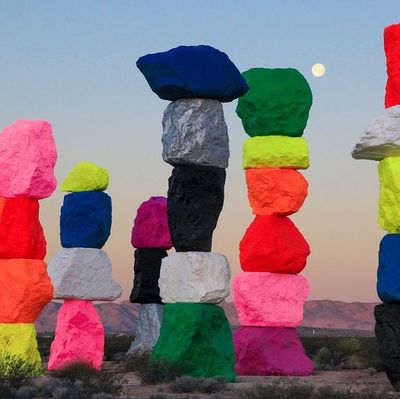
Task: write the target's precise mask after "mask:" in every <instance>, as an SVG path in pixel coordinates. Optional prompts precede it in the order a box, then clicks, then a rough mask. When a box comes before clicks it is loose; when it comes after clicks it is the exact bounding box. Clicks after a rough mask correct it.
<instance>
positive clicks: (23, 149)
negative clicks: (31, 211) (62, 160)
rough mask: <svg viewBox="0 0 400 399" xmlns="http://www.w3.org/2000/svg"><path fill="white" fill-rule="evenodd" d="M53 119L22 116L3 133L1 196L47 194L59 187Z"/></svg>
mask: <svg viewBox="0 0 400 399" xmlns="http://www.w3.org/2000/svg"><path fill="white" fill-rule="evenodd" d="M56 160H57V150H56V145H55V142H54V137H53V133H52V130H51V125H50V123H48V122H46V121H43V120H37V121H28V120H18V121H17V122H14V123H13V124H12V125H10V126H8V127H6V128H5V129H4V130H3V131H2V132H1V133H0V196H2V197H6V198H12V197H28V198H35V199H41V198H47V197H49V196H50V195H51V194H52V193H53V191H54V190H55V188H56V187H57V181H56V178H55V176H54V166H55V163H56Z"/></svg>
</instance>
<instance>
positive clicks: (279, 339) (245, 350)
mask: <svg viewBox="0 0 400 399" xmlns="http://www.w3.org/2000/svg"><path fill="white" fill-rule="evenodd" d="M233 341H234V346H235V356H236V365H235V368H236V372H237V374H238V375H285V376H306V375H310V374H312V372H313V370H314V365H313V363H312V361H311V360H310V359H309V358H308V357H307V356H306V354H305V352H304V348H303V345H302V343H301V341H300V339H299V336H298V333H297V331H296V329H295V328H277V327H240V328H239V330H237V331H236V332H235V334H234V336H233Z"/></svg>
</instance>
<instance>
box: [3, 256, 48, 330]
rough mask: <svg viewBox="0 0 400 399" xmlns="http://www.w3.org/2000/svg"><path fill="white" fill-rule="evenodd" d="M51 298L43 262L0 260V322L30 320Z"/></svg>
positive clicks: (27, 321) (26, 321)
mask: <svg viewBox="0 0 400 399" xmlns="http://www.w3.org/2000/svg"><path fill="white" fill-rule="evenodd" d="M52 297H53V286H52V284H51V281H50V278H49V276H48V275H47V265H46V263H45V262H43V261H42V260H36V259H0V303H1V306H0V323H33V322H34V321H35V320H36V319H37V318H38V317H39V315H40V313H41V311H42V309H43V308H44V306H45V305H46V304H47V303H49V302H50V301H51V299H52Z"/></svg>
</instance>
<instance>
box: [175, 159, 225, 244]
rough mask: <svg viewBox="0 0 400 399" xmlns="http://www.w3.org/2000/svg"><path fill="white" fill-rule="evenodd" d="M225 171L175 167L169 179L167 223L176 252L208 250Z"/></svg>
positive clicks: (220, 198)
mask: <svg viewBox="0 0 400 399" xmlns="http://www.w3.org/2000/svg"><path fill="white" fill-rule="evenodd" d="M225 177H226V172H225V169H221V168H217V167H213V166H195V165H180V166H176V167H175V168H174V169H173V171H172V175H171V177H170V178H169V181H168V183H169V187H168V202H167V204H168V223H169V230H170V233H171V238H172V242H173V244H174V247H175V249H176V251H177V252H186V251H205V252H210V251H211V243H212V235H213V231H214V229H215V227H216V225H217V222H218V217H219V214H220V213H221V210H222V206H223V204H224V186H225Z"/></svg>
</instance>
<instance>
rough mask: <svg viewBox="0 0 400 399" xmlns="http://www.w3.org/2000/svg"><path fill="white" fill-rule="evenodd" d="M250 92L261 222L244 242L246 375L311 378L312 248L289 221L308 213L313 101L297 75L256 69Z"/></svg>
mask: <svg viewBox="0 0 400 399" xmlns="http://www.w3.org/2000/svg"><path fill="white" fill-rule="evenodd" d="M243 76H244V78H245V79H246V81H247V83H248V85H249V87H250V89H249V91H248V93H247V94H246V95H245V96H243V97H242V98H240V99H239V103H238V106H237V109H236V112H237V114H238V116H239V117H240V118H241V120H242V124H243V127H244V130H245V132H246V133H247V134H248V135H249V136H250V138H248V139H247V140H246V141H245V142H244V146H243V168H244V169H245V173H246V183H247V189H248V198H249V202H250V206H251V207H252V210H253V213H254V214H255V219H254V220H253V222H252V223H251V225H250V226H249V227H248V229H247V230H246V233H245V235H244V237H243V239H242V241H241V242H240V264H241V267H242V269H243V272H240V273H239V274H238V275H237V276H236V277H235V279H234V283H233V290H234V300H235V305H236V310H237V312H238V316H239V321H240V324H241V326H242V327H240V329H239V330H238V331H236V333H235V335H234V344H235V354H236V371H237V373H238V374H239V375H298V376H302V375H309V374H311V373H312V371H313V364H312V362H311V360H310V359H308V358H307V356H306V355H305V353H304V349H303V346H302V344H301V341H300V339H299V337H298V333H297V331H296V327H297V326H298V325H299V324H300V323H301V321H302V318H303V304H304V302H305V300H306V299H307V297H308V295H309V285H308V282H307V280H306V279H305V278H304V277H302V276H300V275H299V274H298V273H300V272H301V271H302V270H303V269H304V267H305V265H306V260H307V256H308V255H309V253H310V248H309V246H308V244H307V242H306V240H305V239H304V237H303V236H302V234H301V233H300V232H299V230H298V229H297V228H296V226H295V225H294V224H293V222H292V221H291V220H290V219H289V218H288V216H289V215H291V214H293V213H295V212H297V211H298V210H299V209H300V207H301V206H302V204H303V202H304V200H305V198H306V196H307V189H308V183H307V181H306V179H305V178H304V176H303V175H302V174H301V173H300V172H299V171H298V170H297V169H306V168H308V166H309V159H308V148H307V143H306V141H305V139H304V138H302V137H301V136H302V135H303V131H304V129H305V127H306V124H307V118H308V113H309V110H310V107H311V104H312V94H311V90H310V87H309V85H308V83H307V81H306V79H305V78H304V77H303V76H302V75H301V74H300V73H299V72H298V71H297V70H295V69H265V68H254V69H250V70H248V71H246V72H244V73H243Z"/></svg>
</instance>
